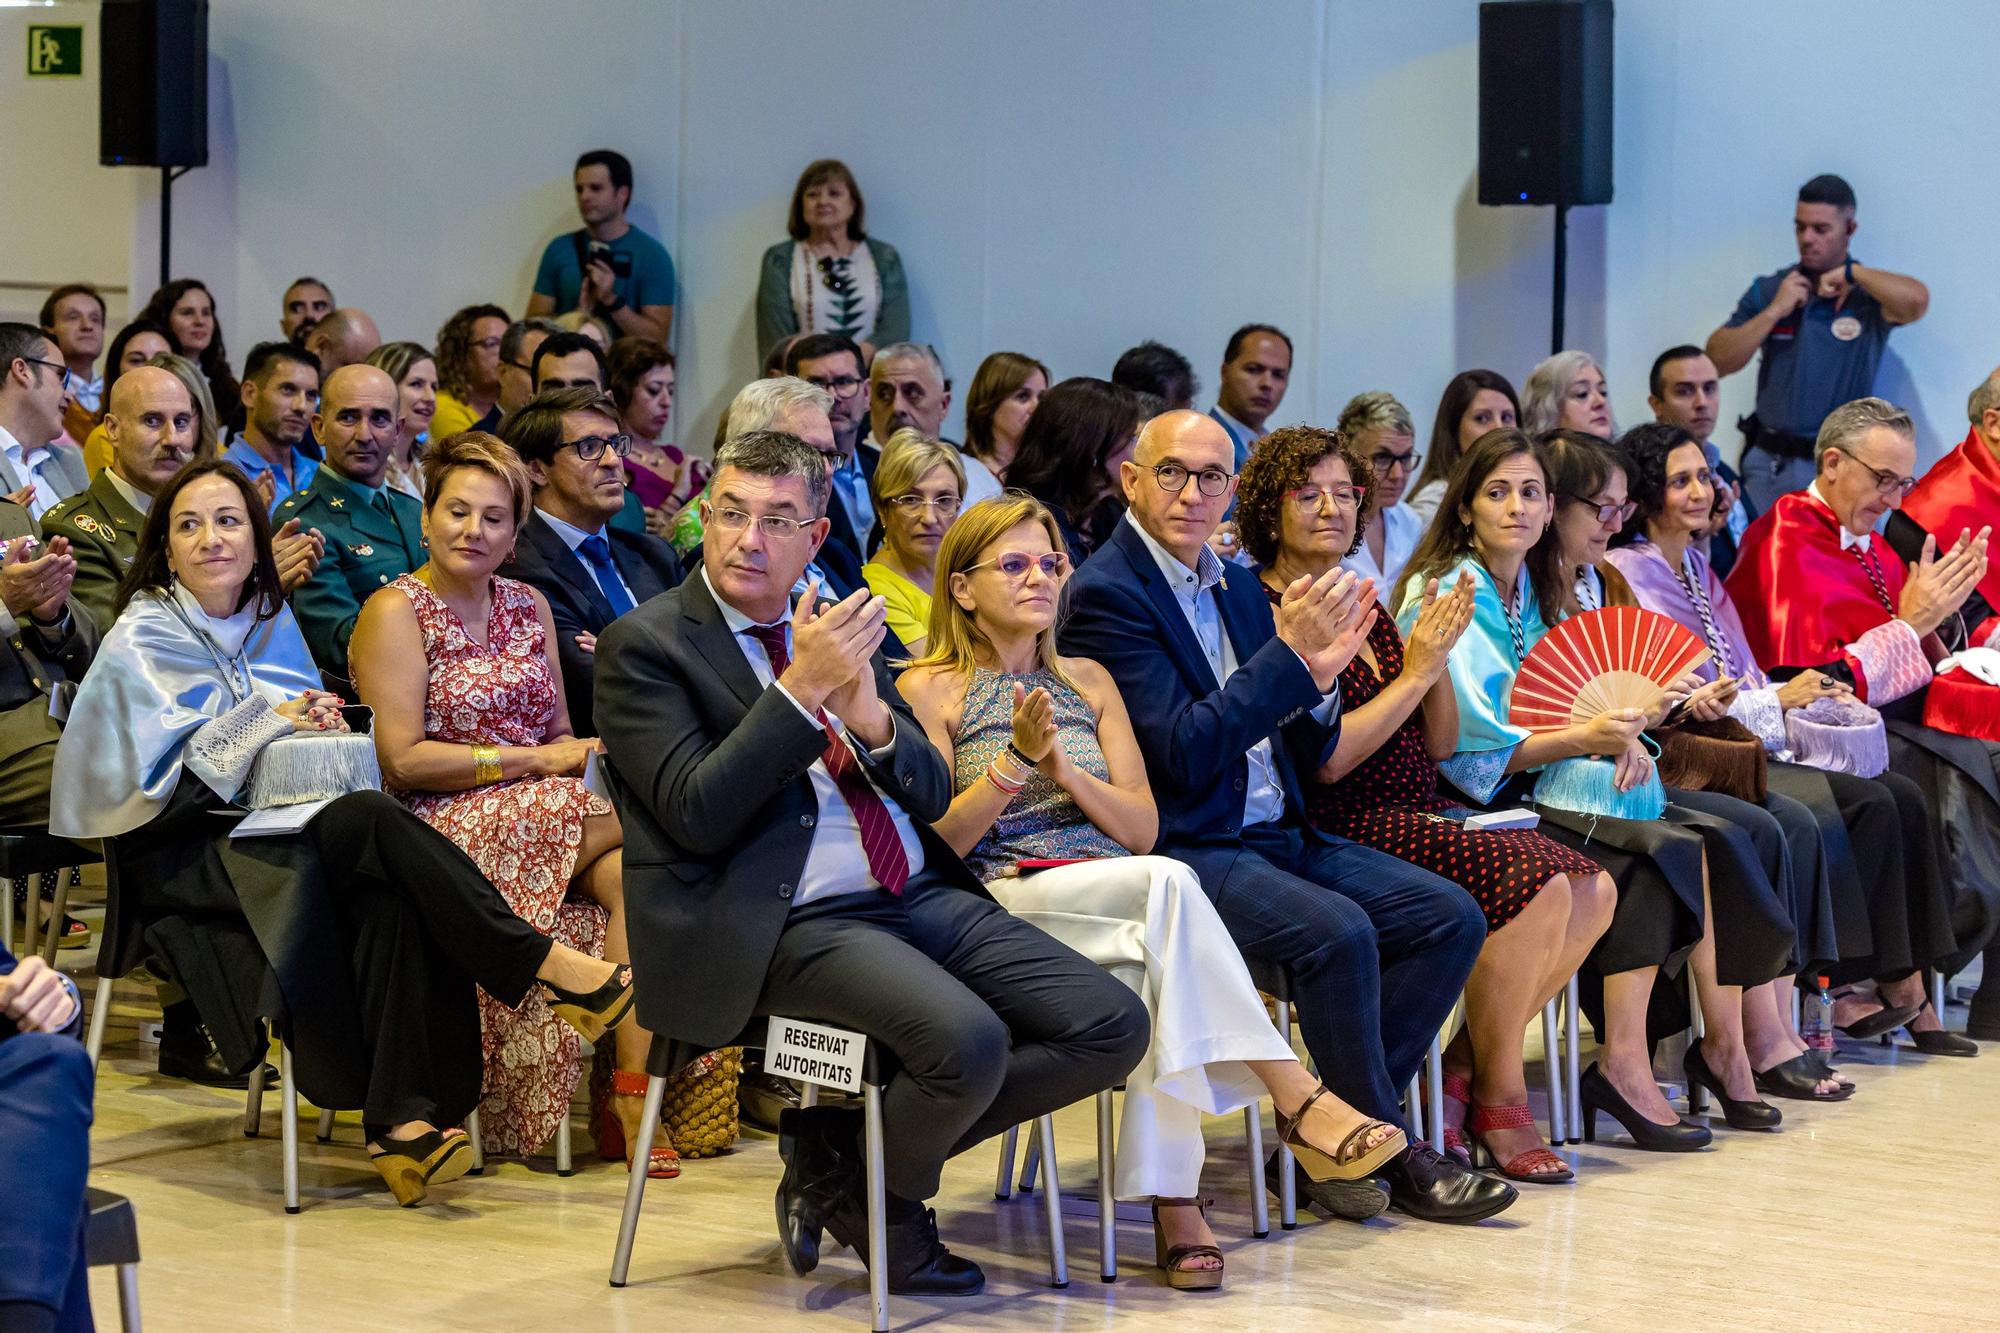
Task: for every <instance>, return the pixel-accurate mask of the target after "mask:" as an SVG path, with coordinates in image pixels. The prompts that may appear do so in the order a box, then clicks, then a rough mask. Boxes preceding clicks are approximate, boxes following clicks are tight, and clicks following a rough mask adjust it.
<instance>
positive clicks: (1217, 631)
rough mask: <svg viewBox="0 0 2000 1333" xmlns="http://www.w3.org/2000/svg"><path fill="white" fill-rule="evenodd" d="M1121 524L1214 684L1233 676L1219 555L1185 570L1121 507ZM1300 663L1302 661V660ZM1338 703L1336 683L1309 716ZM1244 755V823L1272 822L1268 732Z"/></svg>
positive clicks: (1276, 792)
mask: <svg viewBox="0 0 2000 1333" xmlns="http://www.w3.org/2000/svg"><path fill="white" fill-rule="evenodd" d="M1125 522H1127V523H1130V524H1131V525H1132V530H1133V531H1134V532H1136V533H1138V534H1139V538H1140V540H1141V541H1143V542H1145V543H1146V549H1147V550H1148V551H1150V552H1152V554H1153V561H1154V563H1155V564H1157V565H1158V566H1159V567H1160V573H1161V574H1162V575H1164V576H1165V578H1166V580H1167V586H1168V587H1169V588H1172V589H1173V591H1174V600H1175V601H1176V602H1178V603H1180V608H1181V614H1182V615H1184V616H1186V617H1187V621H1188V627H1189V628H1190V629H1192V630H1193V631H1194V637H1195V639H1196V641H1198V642H1199V643H1200V644H1201V651H1202V654H1203V655H1204V656H1205V657H1207V658H1208V667H1209V670H1211V671H1213V672H1214V673H1215V683H1216V686H1217V687H1218V688H1220V687H1221V685H1222V684H1223V683H1224V682H1225V681H1227V680H1228V679H1229V678H1230V677H1231V676H1233V675H1235V674H1236V668H1237V667H1238V666H1239V665H1240V663H1238V662H1237V660H1236V647H1235V645H1234V644H1232V643H1230V641H1229V633H1228V631H1227V630H1226V629H1225V628H1224V627H1223V624H1222V606H1221V604H1220V602H1218V601H1217V599H1216V594H1215V592H1214V589H1215V585H1216V584H1218V583H1221V582H1222V581H1223V579H1224V577H1225V570H1224V567H1223V564H1222V559H1221V557H1220V556H1218V555H1216V553H1215V552H1214V551H1212V550H1210V549H1209V547H1208V546H1207V545H1206V544H1204V545H1203V546H1202V548H1201V554H1200V555H1199V556H1197V557H1196V558H1195V567H1194V568H1193V569H1189V568H1188V567H1187V566H1186V565H1184V564H1182V563H1181V559H1180V557H1179V556H1177V555H1175V554H1174V553H1173V552H1171V551H1169V550H1168V549H1167V548H1166V547H1164V546H1162V545H1160V544H1159V543H1158V542H1157V541H1154V540H1153V534H1152V533H1150V532H1148V531H1146V529H1145V528H1144V527H1142V526H1140V523H1139V520H1138V519H1136V518H1134V517H1133V516H1132V511H1131V510H1129V509H1128V510H1126V511H1125ZM1236 577H1238V578H1254V577H1255V575H1252V574H1247V573H1244V572H1241V571H1238V572H1237V575H1236ZM1300 662H1301V663H1303V662H1304V659H1303V658H1301V659H1300ZM1339 706H1340V686H1339V685H1338V684H1337V683H1336V684H1335V685H1334V687H1333V691H1332V692H1331V693H1329V694H1326V695H1323V696H1322V697H1321V699H1320V702H1319V705H1318V706H1317V707H1315V708H1314V709H1313V716H1314V717H1316V718H1318V719H1319V720H1320V721H1321V722H1330V721H1332V720H1333V714H1334V711H1335V710H1336V709H1338V708H1339ZM1243 758H1244V759H1245V760H1246V761H1247V762H1248V763H1249V765H1250V771H1249V774H1248V777H1247V779H1246V781H1245V782H1244V791H1243V827H1244V828H1249V827H1250V826H1251V825H1252V824H1271V823H1276V822H1277V821H1278V820H1280V819H1283V818H1284V815H1285V789H1284V787H1283V786H1281V785H1280V784H1279V781H1278V766H1277V763H1276V761H1275V760H1274V759H1273V758H1272V755H1271V738H1270V737H1269V736H1266V737H1265V738H1264V739H1262V740H1260V741H1258V742H1257V743H1256V744H1255V745H1253V746H1251V747H1250V748H1249V749H1248V750H1245V751H1244V752H1243Z"/></svg>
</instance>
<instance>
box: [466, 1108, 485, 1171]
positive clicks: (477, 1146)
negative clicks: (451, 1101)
mask: <svg viewBox="0 0 2000 1333" xmlns="http://www.w3.org/2000/svg"><path fill="white" fill-rule="evenodd" d="M465 1137H467V1138H468V1139H471V1140H472V1165H471V1167H469V1168H468V1169H467V1170H466V1173H465V1174H467V1175H468V1176H476V1175H479V1174H481V1173H482V1172H484V1171H485V1170H486V1140H485V1139H483V1138H481V1137H480V1134H479V1111H478V1109H477V1108H474V1109H473V1110H470V1111H467V1112H466V1113H465Z"/></svg>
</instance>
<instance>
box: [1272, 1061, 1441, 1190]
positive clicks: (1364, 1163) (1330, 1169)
mask: <svg viewBox="0 0 2000 1333" xmlns="http://www.w3.org/2000/svg"><path fill="white" fill-rule="evenodd" d="M1326 1095H1327V1086H1326V1084H1324V1083H1322V1084H1320V1085H1319V1086H1318V1087H1317V1088H1314V1089H1313V1092H1312V1096H1310V1097H1308V1098H1306V1099H1305V1102H1304V1103H1303V1104H1302V1105H1300V1107H1299V1111H1298V1114H1297V1115H1289V1116H1288V1115H1286V1114H1285V1113H1284V1112H1283V1111H1279V1112H1278V1113H1277V1120H1278V1141H1279V1142H1280V1143H1283V1144H1284V1145H1285V1146H1286V1147H1287V1148H1290V1149H1291V1150H1292V1156H1294V1157H1296V1158H1297V1159H1298V1162H1299V1167H1300V1169H1302V1170H1303V1171H1304V1172H1305V1173H1306V1174H1307V1175H1308V1176H1310V1177H1312V1178H1313V1179H1314V1180H1360V1179H1361V1178H1362V1177H1364V1176H1372V1175H1374V1174H1375V1173H1376V1172H1377V1171H1380V1170H1381V1169H1382V1168H1383V1167H1384V1166H1386V1165H1387V1164H1388V1162H1389V1160H1390V1159H1391V1158H1393V1157H1395V1156H1396V1155H1397V1154H1398V1153H1400V1152H1402V1151H1403V1150H1404V1149H1405V1148H1408V1147H1409V1146H1410V1138H1409V1135H1407V1134H1405V1133H1404V1132H1403V1131H1402V1130H1401V1129H1399V1128H1397V1127H1396V1126H1394V1125H1391V1124H1389V1122H1388V1121H1386V1120H1364V1121H1362V1122H1361V1123H1360V1124H1359V1125H1356V1126H1355V1127H1354V1130H1353V1131H1352V1132H1351V1133H1349V1134H1348V1136H1347V1137H1346V1138H1344V1139H1342V1140H1341V1141H1340V1146H1339V1147H1338V1148H1335V1149H1334V1150H1333V1151H1332V1152H1331V1153H1329V1152H1327V1151H1326V1149H1324V1148H1321V1147H1320V1146H1319V1145H1317V1144H1315V1143H1313V1142H1311V1141H1310V1140H1308V1139H1307V1138H1306V1137H1305V1136H1304V1135H1302V1134H1300V1133H1299V1125H1300V1124H1301V1123H1302V1122H1303V1121H1304V1120H1305V1118H1306V1112H1308V1111H1310V1110H1312V1104H1313V1103H1314V1102H1316V1101H1318V1100H1319V1099H1320V1098H1322V1097H1324V1096H1326ZM1383 1128H1387V1129H1390V1130H1393V1131H1394V1132H1393V1133H1391V1134H1390V1135H1389V1137H1388V1138H1386V1139H1383V1140H1382V1141H1381V1142H1380V1143H1378V1144H1376V1145H1375V1146H1374V1147H1372V1148H1371V1147H1369V1146H1368V1136H1369V1135H1370V1134H1372V1133H1374V1132H1375V1131H1376V1130H1377V1129H1383Z"/></svg>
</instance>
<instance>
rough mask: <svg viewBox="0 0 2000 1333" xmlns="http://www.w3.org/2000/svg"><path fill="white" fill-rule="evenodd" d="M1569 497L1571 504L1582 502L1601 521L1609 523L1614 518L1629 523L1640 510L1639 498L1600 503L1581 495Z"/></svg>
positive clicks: (1622, 522) (1621, 522) (1619, 521)
mask: <svg viewBox="0 0 2000 1333" xmlns="http://www.w3.org/2000/svg"><path fill="white" fill-rule="evenodd" d="M1567 499H1568V500H1569V502H1570V503H1571V504H1580V505H1582V506H1583V507H1584V508H1585V509H1588V510H1590V511H1592V512H1593V513H1595V514H1596V515H1597V521H1598V522H1599V523H1604V524H1607V525H1608V524H1609V523H1611V522H1612V520H1614V519H1615V520H1617V521H1618V523H1620V524H1621V525H1622V524H1625V523H1628V522H1630V521H1631V518H1632V515H1634V514H1636V513H1638V512H1639V502H1638V501H1637V500H1627V501H1626V502H1625V503H1624V504H1616V505H1614V504H1598V503H1597V502H1596V501H1594V500H1585V499H1583V498H1582V497H1581V496H1576V495H1572V496H1568V497H1567Z"/></svg>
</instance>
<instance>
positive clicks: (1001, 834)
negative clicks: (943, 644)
mask: <svg viewBox="0 0 2000 1333" xmlns="http://www.w3.org/2000/svg"><path fill="white" fill-rule="evenodd" d="M1016 681H1019V682H1020V683H1021V684H1022V685H1023V686H1025V687H1026V688H1028V689H1030V690H1033V689H1034V688H1035V687H1036V686H1040V687H1042V688H1044V689H1046V690H1047V691H1048V692H1049V697H1050V699H1051V700H1052V701H1053V702H1054V703H1055V719H1056V744H1057V745H1060V746H1062V748H1063V753H1065V754H1066V755H1068V756H1069V761H1070V762H1071V763H1072V764H1075V765H1076V766H1077V767H1078V768H1079V769H1081V770H1083V771H1084V772H1086V773H1088V774H1090V775H1091V776H1092V777H1096V778H1102V779H1104V780H1106V781H1109V780H1110V770H1109V769H1108V768H1107V767H1106V766H1105V763H1104V751H1103V750H1102V749H1100V748H1099V747H1098V744H1097V718H1096V715H1095V714H1093V713H1092V712H1091V711H1090V705H1089V703H1087V702H1086V701H1085V700H1084V698H1083V696H1082V695H1080V694H1078V693H1077V692H1076V691H1075V690H1073V689H1071V688H1070V687H1069V686H1068V685H1065V684H1064V683H1063V682H1062V681H1060V680H1058V679H1057V678H1056V677H1055V676H1054V675H1053V674H1052V673H1050V672H1048V671H1030V672H1028V673H1026V674H1025V675H1019V676H1013V675H1008V674H1007V673H1005V672H1001V671H988V670H986V669H984V668H983V667H982V668H978V669H975V670H974V671H973V673H972V684H971V685H969V686H968V687H967V688H966V691H965V707H964V716H963V717H962V718H961V719H960V721H959V727H958V740H957V743H956V744H955V745H954V746H953V748H952V790H953V791H954V792H962V791H964V790H965V789H966V788H967V787H970V786H971V785H972V784H973V783H975V782H984V781H985V780H986V777H985V774H986V769H987V767H988V766H989V765H990V764H992V762H993V761H994V760H995V759H998V758H999V757H1000V756H1001V755H1003V754H1005V753H1007V742H1008V741H1010V740H1012V739H1013V737H1014V683H1015V682H1016ZM1123 855H1125V849H1124V848H1123V847H1121V846H1119V845H1118V844H1117V843H1116V842H1114V841H1113V840H1112V839H1111V838H1110V837H1109V836H1108V835H1107V834H1105V833H1102V832H1100V831H1099V830H1098V827H1097V826H1096V825H1095V824H1093V823H1091V822H1090V817H1089V816H1088V815H1086V814H1084V813H1083V811H1082V810H1081V809H1080V808H1079V807H1078V806H1077V803H1076V801H1075V800H1074V799H1073V798H1072V797H1071V796H1070V794H1069V793H1068V792H1066V791H1064V790H1063V789H1062V788H1061V787H1058V786H1057V785H1056V784H1055V783H1053V782H1051V781H1050V780H1049V779H1048V778H1046V777H1044V776H1043V775H1042V774H1040V773H1037V774H1035V775H1034V776H1033V777H1031V778H1029V779H1028V785H1027V786H1025V787H1023V788H1022V789H1021V793H1020V795H1018V796H1016V797H1015V798H1014V799H1013V800H1012V801H1010V802H1009V803H1008V805H1007V808H1006V809H1005V810H1003V811H1001V812H1000V817H999V818H998V819H996V820H994V821H993V827H992V828H991V829H988V830H987V833H986V836H985V837H983V838H981V839H980V840H979V845H978V846H977V847H974V848H973V849H972V852H971V854H970V855H968V856H967V857H966V858H965V863H966V864H967V865H968V866H970V867H972V873H973V874H975V875H977V876H979V878H980V879H982V880H989V879H993V878H996V877H997V876H999V875H1001V874H1004V873H1006V872H1007V871H1010V870H1012V869H1013V868H1014V863H1015V862H1017V861H1022V860H1028V859H1032V858H1037V857H1041V858H1048V859H1052V860H1054V859H1062V858H1066V857H1086V856H1123Z"/></svg>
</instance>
